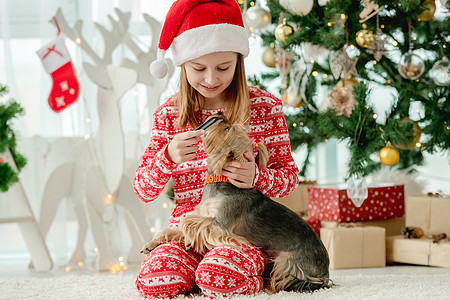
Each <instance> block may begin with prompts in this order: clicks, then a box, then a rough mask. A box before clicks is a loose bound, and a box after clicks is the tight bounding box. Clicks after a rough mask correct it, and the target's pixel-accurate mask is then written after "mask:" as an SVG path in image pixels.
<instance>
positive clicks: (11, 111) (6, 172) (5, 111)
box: [0, 84, 27, 192]
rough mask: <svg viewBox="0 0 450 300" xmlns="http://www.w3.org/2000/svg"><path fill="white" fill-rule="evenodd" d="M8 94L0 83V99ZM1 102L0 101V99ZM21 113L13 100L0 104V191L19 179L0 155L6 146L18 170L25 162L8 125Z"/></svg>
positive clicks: (21, 110) (3, 190)
mask: <svg viewBox="0 0 450 300" xmlns="http://www.w3.org/2000/svg"><path fill="white" fill-rule="evenodd" d="M7 94H8V88H7V87H6V86H5V85H2V84H0V100H1V99H2V98H3V97H4V96H5V95H7ZM0 102H1V101H0ZM22 114H23V108H22V107H21V106H20V104H19V103H17V102H16V101H14V100H11V99H9V100H8V101H7V103H2V104H0V192H6V191H7V190H8V189H9V188H10V186H11V185H12V184H13V183H15V182H17V181H18V180H19V174H18V172H16V171H15V170H14V169H13V168H12V167H11V166H10V165H9V163H7V162H6V161H5V159H4V157H2V153H4V152H5V151H6V150H7V149H8V148H9V151H10V152H11V155H12V157H13V159H14V162H15V164H16V166H17V169H18V171H19V172H20V170H21V169H22V168H23V167H24V166H25V164H26V163H27V160H26V158H25V157H24V156H23V155H21V154H20V153H18V152H17V151H16V134H15V133H14V131H13V130H12V128H11V126H10V124H9V123H10V121H11V120H12V119H14V118H16V117H18V116H19V115H22Z"/></svg>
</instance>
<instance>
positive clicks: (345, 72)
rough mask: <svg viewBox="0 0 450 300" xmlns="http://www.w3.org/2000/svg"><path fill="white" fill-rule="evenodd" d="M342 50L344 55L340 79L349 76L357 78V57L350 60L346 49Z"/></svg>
mask: <svg viewBox="0 0 450 300" xmlns="http://www.w3.org/2000/svg"><path fill="white" fill-rule="evenodd" d="M342 50H343V51H342V52H343V53H344V59H343V61H342V74H341V78H347V77H348V76H349V75H353V76H354V77H357V76H358V71H357V70H356V63H357V62H358V57H353V58H350V56H348V53H347V47H344V48H343V49H342Z"/></svg>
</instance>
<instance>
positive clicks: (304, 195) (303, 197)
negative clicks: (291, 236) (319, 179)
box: [272, 181, 317, 216]
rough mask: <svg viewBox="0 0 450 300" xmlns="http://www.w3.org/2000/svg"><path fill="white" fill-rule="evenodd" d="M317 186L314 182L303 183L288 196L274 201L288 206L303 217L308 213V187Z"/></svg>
mask: <svg viewBox="0 0 450 300" xmlns="http://www.w3.org/2000/svg"><path fill="white" fill-rule="evenodd" d="M316 184H317V183H316V182H314V181H307V182H303V183H302V182H301V183H300V184H299V185H298V186H297V188H296V189H295V190H294V191H293V192H292V193H291V194H289V195H288V196H286V197H283V198H272V200H274V201H276V202H278V203H281V204H283V205H284V206H287V207H288V208H290V209H291V210H293V211H294V212H296V213H297V214H299V215H301V216H303V215H306V214H307V212H308V187H310V186H314V185H316Z"/></svg>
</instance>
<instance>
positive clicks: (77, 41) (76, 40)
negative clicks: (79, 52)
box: [75, 37, 81, 45]
mask: <svg viewBox="0 0 450 300" xmlns="http://www.w3.org/2000/svg"><path fill="white" fill-rule="evenodd" d="M75 43H76V44H77V45H79V44H81V39H80V38H79V37H77V38H76V39H75Z"/></svg>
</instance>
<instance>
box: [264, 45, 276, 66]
mask: <svg viewBox="0 0 450 300" xmlns="http://www.w3.org/2000/svg"><path fill="white" fill-rule="evenodd" d="M262 61H263V63H264V64H265V65H266V66H268V67H269V68H275V66H276V63H277V53H276V52H275V49H273V48H272V47H267V48H266V50H264V52H263V55H262Z"/></svg>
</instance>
